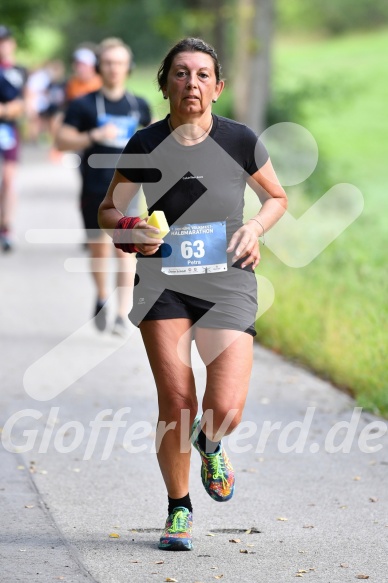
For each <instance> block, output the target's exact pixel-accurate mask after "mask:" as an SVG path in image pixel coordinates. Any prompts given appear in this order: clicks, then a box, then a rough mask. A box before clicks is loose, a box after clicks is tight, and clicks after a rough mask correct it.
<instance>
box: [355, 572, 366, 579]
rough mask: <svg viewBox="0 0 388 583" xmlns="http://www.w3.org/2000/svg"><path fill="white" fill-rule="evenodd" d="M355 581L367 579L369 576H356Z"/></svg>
mask: <svg viewBox="0 0 388 583" xmlns="http://www.w3.org/2000/svg"><path fill="white" fill-rule="evenodd" d="M356 579H369V575H363V574H362V573H360V574H359V575H356Z"/></svg>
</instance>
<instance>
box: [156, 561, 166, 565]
mask: <svg viewBox="0 0 388 583" xmlns="http://www.w3.org/2000/svg"><path fill="white" fill-rule="evenodd" d="M163 564H164V561H155V565H163Z"/></svg>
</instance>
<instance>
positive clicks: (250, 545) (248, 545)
mask: <svg viewBox="0 0 388 583" xmlns="http://www.w3.org/2000/svg"><path fill="white" fill-rule="evenodd" d="M254 546H255V545H253V544H250V543H247V547H254Z"/></svg>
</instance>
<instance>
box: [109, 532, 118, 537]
mask: <svg viewBox="0 0 388 583" xmlns="http://www.w3.org/2000/svg"><path fill="white" fill-rule="evenodd" d="M109 537H110V538H120V535H119V534H117V532H111V533H110V535H109Z"/></svg>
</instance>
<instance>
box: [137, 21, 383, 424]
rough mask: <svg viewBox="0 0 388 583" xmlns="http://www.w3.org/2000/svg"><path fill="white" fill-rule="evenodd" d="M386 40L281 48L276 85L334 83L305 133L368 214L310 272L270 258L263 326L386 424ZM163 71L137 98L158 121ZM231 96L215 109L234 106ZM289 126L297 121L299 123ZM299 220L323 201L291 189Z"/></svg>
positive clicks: (146, 72) (312, 111)
mask: <svg viewBox="0 0 388 583" xmlns="http://www.w3.org/2000/svg"><path fill="white" fill-rule="evenodd" d="M387 54H388V31H384V30H383V31H379V32H376V33H373V34H371V33H368V34H357V35H351V36H346V37H340V38H335V39H330V40H327V39H326V40H323V39H319V40H315V41H313V40H309V41H295V40H294V41H291V40H290V39H287V41H282V40H281V39H280V40H278V41H277V43H276V47H275V55H274V71H275V85H276V86H280V87H283V88H284V87H290V88H292V87H298V85H301V84H303V83H304V82H305V81H306V80H307V81H308V82H310V83H313V84H317V85H320V84H321V83H322V82H325V83H326V84H327V83H328V84H329V85H330V86H331V87H332V93H333V95H334V96H335V99H334V100H333V101H330V102H328V103H325V102H324V101H323V102H319V101H312V102H310V103H307V104H306V107H305V114H306V126H307V129H309V130H310V131H311V132H312V134H313V135H314V137H315V139H316V140H317V143H318V146H319V148H320V149H321V150H322V151H324V152H325V154H326V160H327V163H328V165H329V170H330V180H331V183H332V184H333V185H334V184H336V183H338V182H350V183H352V184H354V185H356V186H357V187H358V188H359V189H360V190H361V191H362V193H363V196H364V199H365V207H364V211H363V213H362V215H361V216H360V217H359V218H358V219H357V221H355V223H353V224H352V225H351V226H350V227H349V228H348V229H347V230H346V231H345V232H344V233H343V234H342V235H341V236H340V237H339V238H338V239H337V240H335V241H334V242H333V243H332V244H331V245H329V247H328V248H327V249H326V250H325V251H324V252H323V253H322V254H321V255H320V256H319V257H318V258H316V259H315V260H314V261H313V262H312V263H311V264H310V265H308V266H306V267H304V268H300V269H294V268H290V267H287V266H286V265H284V264H283V263H282V262H280V261H279V260H278V259H277V258H276V257H275V255H273V254H272V253H271V252H270V251H269V250H268V249H265V248H264V250H263V254H262V255H263V256H262V261H261V263H260V266H259V269H258V273H260V274H261V275H264V276H265V277H267V278H268V279H270V281H271V282H272V284H273V286H274V288H275V301H274V304H273V306H272V307H271V308H270V310H268V312H267V313H265V314H264V315H263V316H262V317H261V318H259V320H258V322H257V331H258V339H259V341H260V342H261V343H262V344H263V345H266V346H268V347H270V348H272V349H274V350H276V351H279V352H281V353H282V354H284V355H286V356H287V357H290V358H292V359H294V360H295V361H297V362H300V363H303V364H304V365H306V366H308V367H309V368H311V369H312V370H314V371H316V372H318V373H319V374H320V375H321V376H323V377H324V378H327V379H330V380H331V381H332V382H334V383H335V384H336V385H338V386H340V387H343V388H346V389H348V390H350V391H351V392H352V393H353V395H354V396H355V397H356V399H357V401H358V403H359V404H360V405H361V406H363V407H365V408H367V409H370V410H372V411H375V412H380V413H382V414H384V415H388V380H387V369H388V367H387V352H388V350H387V348H388V346H387V345H388V333H387V329H386V328H387V326H386V322H387V315H388V302H387V297H388V281H387V269H386V256H387V248H388V229H387V227H386V222H387V218H386V217H387V216H388V196H387V194H386V188H387V186H386V184H387V178H388V177H387V167H388V164H387V160H388V139H387V136H388V116H387V103H388V83H387V57H386V55H387ZM156 70H157V66H155V67H150V68H148V69H140V68H139V69H136V70H135V72H134V74H133V77H132V78H131V80H130V86H131V88H132V90H133V91H135V92H137V93H138V94H141V95H144V96H145V97H147V98H148V99H149V101H150V103H151V104H152V107H153V111H154V115H155V117H157V118H160V117H163V116H164V115H165V114H166V112H167V107H166V102H164V101H163V99H162V96H161V94H160V92H158V91H157V89H156V84H155V83H154V79H155V75H156ZM229 104H230V93H229V94H228V91H226V93H225V94H224V96H223V98H222V99H221V100H220V103H219V104H217V112H219V113H221V114H223V109H222V108H223V107H224V106H225V107H226V108H228V107H229ZM284 121H293V120H292V119H289V120H284ZM286 190H287V192H288V194H289V210H290V211H291V212H292V213H293V214H295V216H297V215H298V214H300V213H301V211H303V209H307V208H308V206H309V205H310V204H311V202H312V201H313V200H317V199H318V198H319V197H320V196H321V195H322V194H323V192H313V193H310V194H309V198H307V196H305V195H301V194H300V192H299V191H298V189H297V188H295V187H293V188H287V189H286Z"/></svg>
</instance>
